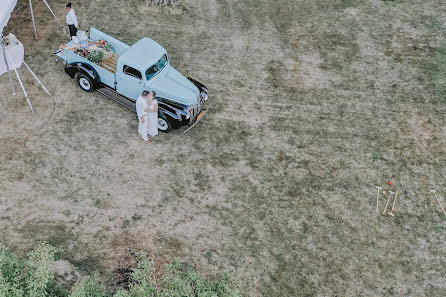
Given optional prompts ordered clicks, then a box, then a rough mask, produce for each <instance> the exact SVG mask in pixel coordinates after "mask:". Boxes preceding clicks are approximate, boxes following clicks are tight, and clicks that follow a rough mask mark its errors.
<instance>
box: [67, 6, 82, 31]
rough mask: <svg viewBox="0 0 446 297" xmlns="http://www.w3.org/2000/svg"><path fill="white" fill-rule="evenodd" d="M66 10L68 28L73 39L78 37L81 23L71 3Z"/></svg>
mask: <svg viewBox="0 0 446 297" xmlns="http://www.w3.org/2000/svg"><path fill="white" fill-rule="evenodd" d="M66 10H67V16H66V20H67V25H68V28H69V29H70V35H71V37H73V36H76V33H77V29H79V23H78V21H77V17H76V13H74V9H72V8H71V3H68V4H67V7H66Z"/></svg>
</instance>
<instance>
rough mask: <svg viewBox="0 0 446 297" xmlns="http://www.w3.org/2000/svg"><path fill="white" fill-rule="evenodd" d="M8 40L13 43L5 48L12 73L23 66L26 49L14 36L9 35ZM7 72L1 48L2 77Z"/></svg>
mask: <svg viewBox="0 0 446 297" xmlns="http://www.w3.org/2000/svg"><path fill="white" fill-rule="evenodd" d="M0 1H4V0H0ZM8 38H9V40H10V42H11V43H10V44H9V45H7V46H5V51H6V56H7V59H8V66H9V70H11V71H12V70H14V69H16V68H20V67H21V66H22V63H23V58H24V56H25V49H24V48H23V44H22V43H21V42H20V41H19V40H18V39H17V38H16V37H15V36H14V34H9V36H8ZM5 72H7V70H6V64H5V59H4V58H3V49H2V47H0V75H2V74H3V73H5Z"/></svg>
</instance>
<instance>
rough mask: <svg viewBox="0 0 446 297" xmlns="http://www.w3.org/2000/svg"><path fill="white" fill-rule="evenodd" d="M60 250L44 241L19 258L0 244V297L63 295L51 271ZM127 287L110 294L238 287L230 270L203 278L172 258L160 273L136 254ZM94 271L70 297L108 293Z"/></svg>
mask: <svg viewBox="0 0 446 297" xmlns="http://www.w3.org/2000/svg"><path fill="white" fill-rule="evenodd" d="M59 251H60V250H58V249H56V248H54V247H52V246H51V245H49V244H47V243H40V244H39V246H38V247H37V248H36V249H35V250H34V251H32V252H30V253H29V254H28V257H27V259H23V260H22V259H20V258H18V257H17V256H16V255H14V254H13V253H11V252H10V251H9V250H8V249H7V248H5V247H4V246H1V245H0V297H56V296H57V297H62V296H63V297H65V296H67V295H68V294H67V291H66V290H65V289H64V288H63V287H62V286H60V285H57V284H56V283H55V282H54V274H53V272H52V271H51V268H52V265H53V263H54V256H55V254H56V253H57V252H59ZM137 258H138V264H137V266H136V267H135V268H134V269H132V275H131V276H132V278H131V282H130V284H129V287H128V289H124V288H121V289H118V290H117V291H116V292H115V294H114V295H113V297H150V296H151V297H178V296H196V297H239V296H242V295H241V292H240V286H239V284H238V283H237V282H235V281H234V280H233V278H232V276H231V274H230V273H225V274H223V276H221V277H203V276H202V275H201V274H200V273H198V272H197V271H196V270H195V269H194V268H193V267H192V266H191V265H189V264H187V263H182V262H179V261H172V263H170V264H169V265H168V266H167V267H166V270H165V272H164V273H163V274H160V273H159V272H157V271H156V269H155V263H154V261H153V260H151V259H148V258H147V255H146V254H145V253H138V254H137ZM97 278H98V274H93V275H92V276H89V277H87V278H85V279H83V280H82V281H80V282H78V283H77V284H76V285H75V286H74V287H73V288H72V290H71V293H70V294H69V297H106V296H110V295H109V294H107V293H106V291H105V289H104V288H103V287H102V286H101V285H100V284H99V283H98V281H97Z"/></svg>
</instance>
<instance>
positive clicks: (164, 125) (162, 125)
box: [158, 113, 172, 133]
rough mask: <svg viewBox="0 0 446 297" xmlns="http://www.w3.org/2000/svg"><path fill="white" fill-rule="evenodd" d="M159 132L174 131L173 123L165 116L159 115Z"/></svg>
mask: <svg viewBox="0 0 446 297" xmlns="http://www.w3.org/2000/svg"><path fill="white" fill-rule="evenodd" d="M158 130H159V131H161V132H164V133H169V132H170V131H172V123H171V122H170V121H169V120H168V119H167V117H166V116H164V115H163V114H160V113H158Z"/></svg>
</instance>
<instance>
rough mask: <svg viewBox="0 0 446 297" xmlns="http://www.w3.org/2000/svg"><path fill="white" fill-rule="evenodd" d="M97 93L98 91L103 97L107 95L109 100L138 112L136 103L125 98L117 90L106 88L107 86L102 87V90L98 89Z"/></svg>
mask: <svg viewBox="0 0 446 297" xmlns="http://www.w3.org/2000/svg"><path fill="white" fill-rule="evenodd" d="M96 91H98V92H99V93H101V94H102V95H105V96H107V97H108V98H110V99H112V100H114V101H116V102H118V103H119V104H121V105H124V106H125V107H127V108H128V109H131V110H133V111H136V102H135V101H134V100H132V99H129V98H127V97H124V96H122V95H120V94H118V93H116V91H115V90H113V89H111V88H109V87H106V86H102V87H101V88H98V89H96Z"/></svg>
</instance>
